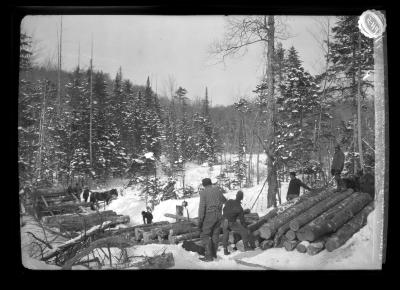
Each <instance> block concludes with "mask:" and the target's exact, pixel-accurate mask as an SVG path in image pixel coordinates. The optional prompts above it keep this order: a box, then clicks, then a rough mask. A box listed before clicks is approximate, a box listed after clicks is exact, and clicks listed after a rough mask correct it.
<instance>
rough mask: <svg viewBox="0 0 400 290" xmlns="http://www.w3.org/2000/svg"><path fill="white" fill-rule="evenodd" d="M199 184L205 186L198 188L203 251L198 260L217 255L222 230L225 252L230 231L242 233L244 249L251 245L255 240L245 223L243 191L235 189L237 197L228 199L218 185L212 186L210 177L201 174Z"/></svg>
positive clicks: (249, 248)
mask: <svg viewBox="0 0 400 290" xmlns="http://www.w3.org/2000/svg"><path fill="white" fill-rule="evenodd" d="M202 184H203V186H204V189H203V190H202V191H201V192H200V204H199V215H198V217H199V224H198V227H199V229H200V238H201V239H202V241H203V245H204V248H205V254H204V257H202V258H200V260H202V261H205V262H211V261H213V260H214V259H216V258H217V251H218V245H219V235H220V233H221V230H222V231H223V247H224V254H225V255H229V254H230V252H229V251H228V241H229V232H230V231H233V232H235V233H238V234H240V235H241V238H242V240H243V245H244V249H245V251H247V250H251V249H254V247H255V246H254V241H253V239H252V236H251V234H250V232H249V230H248V229H247V227H246V224H245V220H244V214H245V211H244V210H243V208H242V205H241V202H242V200H243V192H242V191H238V192H237V194H236V199H230V200H227V199H226V198H225V196H224V195H223V194H222V191H221V190H220V189H219V188H217V187H214V186H212V182H211V179H210V178H204V179H203V180H202ZM238 219H239V222H238V221H237V220H238Z"/></svg>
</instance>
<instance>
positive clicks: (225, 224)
mask: <svg viewBox="0 0 400 290" xmlns="http://www.w3.org/2000/svg"><path fill="white" fill-rule="evenodd" d="M242 200H243V191H241V190H239V191H238V192H237V193H236V199H230V200H228V201H227V202H226V203H225V206H224V210H223V215H222V216H223V221H222V230H223V233H224V237H223V242H222V243H223V246H224V254H225V255H229V254H230V253H229V251H228V240H229V232H230V231H232V232H234V233H238V234H240V236H241V237H242V240H243V245H244V250H245V251H250V250H252V249H253V248H254V245H253V244H252V243H254V242H253V241H252V240H251V241H250V238H251V236H250V235H249V231H248V229H247V227H246V224H245V220H244V211H243V208H242V205H241V202H242ZM237 219H239V220H240V223H238V222H237Z"/></svg>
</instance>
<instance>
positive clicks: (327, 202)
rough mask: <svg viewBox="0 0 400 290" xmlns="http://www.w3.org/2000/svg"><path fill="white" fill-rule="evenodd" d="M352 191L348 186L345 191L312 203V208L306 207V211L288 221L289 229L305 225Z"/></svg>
mask: <svg viewBox="0 0 400 290" xmlns="http://www.w3.org/2000/svg"><path fill="white" fill-rule="evenodd" d="M352 193H353V189H351V188H349V189H347V190H346V191H344V192H342V193H339V194H338V195H334V196H332V197H328V198H327V199H324V200H322V201H320V202H319V203H317V204H316V205H314V206H313V207H312V208H310V209H308V210H307V211H305V212H303V213H302V214H300V215H299V216H297V217H296V218H294V219H293V220H291V221H290V229H291V230H292V231H297V230H298V229H299V228H300V227H301V226H303V225H305V224H306V223H308V222H310V221H312V220H313V219H315V218H316V217H317V216H319V215H320V214H322V213H323V212H325V211H327V210H328V209H330V208H331V207H332V206H334V205H335V204H337V203H339V202H340V201H342V200H343V199H345V198H347V197H348V196H350V195H351V194H352Z"/></svg>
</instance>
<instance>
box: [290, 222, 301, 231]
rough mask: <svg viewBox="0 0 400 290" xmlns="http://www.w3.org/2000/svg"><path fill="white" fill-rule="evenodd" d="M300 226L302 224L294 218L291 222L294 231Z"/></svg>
mask: <svg viewBox="0 0 400 290" xmlns="http://www.w3.org/2000/svg"><path fill="white" fill-rule="evenodd" d="M299 228H300V224H299V222H298V221H296V220H294V221H291V222H290V229H291V230H292V231H297V230H299Z"/></svg>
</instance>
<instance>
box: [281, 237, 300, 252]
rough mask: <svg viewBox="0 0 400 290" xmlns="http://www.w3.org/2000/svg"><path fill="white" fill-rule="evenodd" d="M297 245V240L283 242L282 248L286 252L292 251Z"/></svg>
mask: <svg viewBox="0 0 400 290" xmlns="http://www.w3.org/2000/svg"><path fill="white" fill-rule="evenodd" d="M299 243H300V241H298V240H293V241H285V242H284V243H283V246H284V247H285V249H286V251H293V250H294V249H295V248H296V246H297V245H298V244H299Z"/></svg>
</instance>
